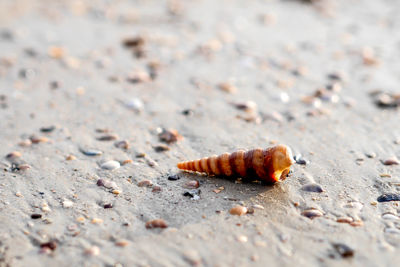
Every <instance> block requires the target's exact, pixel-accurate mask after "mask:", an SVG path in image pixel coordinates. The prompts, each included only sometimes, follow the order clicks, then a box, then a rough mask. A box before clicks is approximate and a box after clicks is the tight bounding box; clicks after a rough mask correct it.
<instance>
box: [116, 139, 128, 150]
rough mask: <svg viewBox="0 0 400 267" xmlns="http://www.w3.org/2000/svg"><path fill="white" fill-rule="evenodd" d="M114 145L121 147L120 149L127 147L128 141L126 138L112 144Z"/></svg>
mask: <svg viewBox="0 0 400 267" xmlns="http://www.w3.org/2000/svg"><path fill="white" fill-rule="evenodd" d="M114 146H115V147H117V148H121V149H128V148H129V146H130V145H129V142H128V141H126V140H122V141H118V142H116V143H115V144H114Z"/></svg>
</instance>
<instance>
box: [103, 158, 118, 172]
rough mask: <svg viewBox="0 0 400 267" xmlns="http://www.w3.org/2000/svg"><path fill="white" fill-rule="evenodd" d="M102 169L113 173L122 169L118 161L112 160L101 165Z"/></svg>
mask: <svg viewBox="0 0 400 267" xmlns="http://www.w3.org/2000/svg"><path fill="white" fill-rule="evenodd" d="M100 167H101V168H102V169H104V170H110V171H112V170H115V169H118V168H119V167H121V164H120V163H119V162H118V161H115V160H110V161H107V162H104V163H103V164H101V165H100Z"/></svg>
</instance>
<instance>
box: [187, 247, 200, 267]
mask: <svg viewBox="0 0 400 267" xmlns="http://www.w3.org/2000/svg"><path fill="white" fill-rule="evenodd" d="M183 258H184V259H185V260H186V261H187V262H188V263H189V264H191V265H192V266H199V265H201V262H202V260H201V256H200V254H199V253H198V252H197V251H196V250H193V249H189V250H185V251H184V252H183Z"/></svg>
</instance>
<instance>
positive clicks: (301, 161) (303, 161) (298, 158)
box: [293, 154, 308, 165]
mask: <svg viewBox="0 0 400 267" xmlns="http://www.w3.org/2000/svg"><path fill="white" fill-rule="evenodd" d="M293 159H294V160H295V161H296V163H297V164H300V165H307V163H308V161H307V160H306V159H305V158H303V156H302V155H301V154H297V155H295V156H294V157H293Z"/></svg>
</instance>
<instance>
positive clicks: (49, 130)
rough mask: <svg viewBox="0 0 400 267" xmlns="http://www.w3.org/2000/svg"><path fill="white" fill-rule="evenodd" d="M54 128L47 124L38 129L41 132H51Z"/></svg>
mask: <svg viewBox="0 0 400 267" xmlns="http://www.w3.org/2000/svg"><path fill="white" fill-rule="evenodd" d="M55 129H56V127H55V126H49V127H42V128H40V131H41V132H42V133H51V132H52V131H54V130H55Z"/></svg>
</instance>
